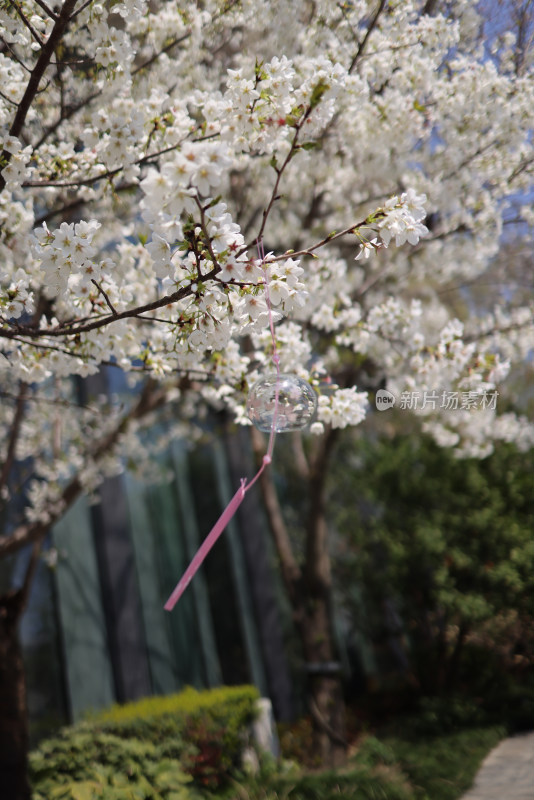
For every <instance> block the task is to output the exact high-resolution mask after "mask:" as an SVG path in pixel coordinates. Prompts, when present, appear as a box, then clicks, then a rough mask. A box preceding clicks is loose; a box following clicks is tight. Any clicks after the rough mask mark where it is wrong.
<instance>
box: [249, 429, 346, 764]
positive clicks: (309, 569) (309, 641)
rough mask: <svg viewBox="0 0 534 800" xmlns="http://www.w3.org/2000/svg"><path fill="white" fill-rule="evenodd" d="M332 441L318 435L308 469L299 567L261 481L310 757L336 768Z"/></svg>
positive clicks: (339, 701) (259, 441) (269, 483)
mask: <svg viewBox="0 0 534 800" xmlns="http://www.w3.org/2000/svg"><path fill="white" fill-rule="evenodd" d="M251 436H252V443H253V447H254V451H255V453H256V457H257V459H258V460H259V461H260V462H261V457H262V456H263V452H264V441H263V437H262V436H261V434H259V433H258V432H257V431H256V430H255V429H251ZM334 438H335V435H334V433H333V432H332V431H328V432H327V433H326V434H325V436H324V437H322V439H321V441H320V443H319V444H318V447H317V449H316V452H315V454H314V457H313V459H312V462H311V464H310V465H309V469H308V470H307V475H306V479H307V483H308V497H309V503H310V510H309V515H308V522H307V526H306V554H305V559H304V564H302V565H300V564H299V563H298V562H297V560H296V558H295V556H294V553H293V548H292V546H291V541H290V538H289V535H288V532H287V529H286V527H285V523H284V519H283V515H282V512H281V509H280V505H279V502H278V496H277V492H276V487H275V485H274V482H273V480H272V474H271V473H270V471H268V470H267V471H265V472H264V473H263V475H262V477H261V479H260V484H261V488H262V493H263V499H264V503H265V507H266V511H267V516H268V519H269V526H270V528H271V533H272V535H273V538H274V542H275V546H276V549H277V553H278V558H279V560H280V566H281V572H282V579H283V581H284V585H285V588H286V591H287V595H288V599H289V602H290V605H291V611H292V616H293V622H294V624H295V628H296V631H297V633H298V636H299V639H300V643H301V648H302V654H303V657H304V662H305V670H306V678H307V682H308V687H307V688H308V703H309V709H310V712H311V715H312V719H313V726H314V755H315V756H316V757H317V758H319V759H320V761H321V763H322V765H323V766H339V765H341V764H342V763H343V762H344V761H345V758H346V741H345V705H344V698H343V685H342V680H341V671H340V668H339V665H338V663H337V653H336V646H335V637H334V633H333V624H332V612H331V588H332V587H331V575H330V555H329V552H328V547H327V533H328V531H327V526H326V517H325V510H326V509H325V487H326V477H327V473H328V461H329V456H330V454H331V451H332V447H333V444H334Z"/></svg>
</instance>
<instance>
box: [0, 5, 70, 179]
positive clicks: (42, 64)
mask: <svg viewBox="0 0 534 800" xmlns="http://www.w3.org/2000/svg"><path fill="white" fill-rule="evenodd" d="M77 2H78V0H65V2H64V4H63V7H62V9H61V12H60V14H59V16H58V18H57V20H56V22H55V24H54V27H53V28H52V32H51V34H50V36H49V37H48V40H47V42H45V44H44V45H43V48H42V50H41V55H40V56H39V58H38V59H37V63H36V64H35V66H34V68H33V70H32V71H31V75H30V79H29V81H28V85H27V86H26V91H25V92H24V95H23V96H22V100H21V101H20V103H19V107H18V109H17V113H16V114H15V118H14V120H13V122H12V124H11V127H10V129H9V135H10V136H14V137H16V138H18V137H19V136H20V134H21V132H22V129H23V127H24V124H25V122H26V117H27V115H28V111H29V110H30V108H31V105H32V103H33V101H34V99H35V96H36V94H37V92H38V91H39V83H40V82H41V78H42V77H43V75H44V73H45V70H46V68H47V67H48V65H49V63H50V60H51V58H52V55H53V53H54V50H55V48H56V46H57V45H58V44H59V42H60V40H61V37H62V36H63V33H64V32H65V29H66V27H67V25H68V23H69V21H70V18H71V14H72V12H73V11H74V8H75V6H76V3H77ZM2 158H3V160H4V162H5V163H6V164H7V163H9V161H10V160H11V153H9V152H8V151H7V150H4V151H3V153H2ZM5 185H6V181H5V178H4V177H3V175H1V174H0V192H1V191H2V190H3V189H4V187H5Z"/></svg>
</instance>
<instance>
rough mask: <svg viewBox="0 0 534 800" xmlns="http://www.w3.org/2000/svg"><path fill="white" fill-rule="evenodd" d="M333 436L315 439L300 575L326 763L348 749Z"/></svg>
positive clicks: (313, 701)
mask: <svg viewBox="0 0 534 800" xmlns="http://www.w3.org/2000/svg"><path fill="white" fill-rule="evenodd" d="M335 438H336V433H335V431H333V430H329V431H327V433H326V434H325V435H324V436H323V437H322V439H321V440H320V441H319V442H318V447H317V448H316V451H315V453H314V454H313V458H312V460H311V463H310V471H309V479H308V487H309V489H308V491H309V503H310V509H309V515H308V525H307V531H306V560H305V565H304V581H303V594H304V597H303V601H304V607H305V614H304V618H303V622H302V638H303V645H304V656H305V658H306V662H307V671H308V675H309V690H310V699H309V703H310V711H311V713H312V716H313V721H314V745H315V754H316V755H317V756H319V757H320V759H321V762H322V763H323V764H324V765H325V766H330V767H336V766H340V765H341V764H343V763H344V761H345V758H346V749H347V747H346V741H345V703H344V698H343V685H342V680H341V669H340V665H339V663H338V662H337V648H336V642H335V636H334V628H333V619H332V602H331V600H332V576H331V569H330V553H329V549H328V528H327V524H326V478H327V475H328V465H329V461H330V456H331V453H332V449H333V446H334V442H335Z"/></svg>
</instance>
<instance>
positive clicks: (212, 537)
mask: <svg viewBox="0 0 534 800" xmlns="http://www.w3.org/2000/svg"><path fill="white" fill-rule="evenodd" d="M258 253H259V255H260V258H261V261H262V264H265V254H264V251H263V244H262V243H261V242H258ZM265 300H266V303H267V311H268V314H269V328H270V330H271V337H272V340H273V362H274V364H275V366H276V390H275V398H274V413H273V421H272V423H271V432H270V434H269V444H268V446H267V452H266V454H265V455H264V456H263V461H262V464H261V467H260V468H259V470H258V471H257V473H256V474H255V475H254V477H253V478H252V480H251V481H250V482H248V483H247V479H246V478H241V486H240V487H239V489H238V490H237V492H236V493H235V494H234V496H233V497H232V499H231V500H230V502H229V503H228V505H227V506H226V508H225V509H224V511H223V512H222V514H221V516H220V517H219V519H218V520H217V522H216V523H215V525H214V526H213V528H212V529H211V531H210V532H209V533H208V535H207V536H206V538H205V539H204V541H203V542H202V544H201V545H200V547H199V548H198V550H197V552H196V553H195V555H194V556H193V559H192V561H191V563H190V564H189V566H188V567H187V569H186V571H185V572H184V574H183V575H182V577H181V578H180V580H179V581H178V583H177V584H176V587H175V588H174V590H173V592H172V594H171V595H170V597H169V599H168V600H167V602H166V603H165V605H164V609H165V611H172V609H173V608H174V606H175V605H176V603H177V602H178V600H179V599H180V597H181V596H182V595H183V593H184V592H185V590H186V589H187V587H188V586H189V584H190V583H191V581H192V580H193V578H194V576H195V575H196V573H197V571H198V569H199V567H200V566H201V564H202V562H203V561H204V559H205V558H206V556H207V555H208V553H209V552H210V550H211V548H212V547H213V545H214V544H215V542H216V541H217V539H218V538H219V536H220V535H221V533H222V532H223V531H224V529H225V528H226V526H227V525H228V523H229V522H230V520H231V519H232V517H233V516H234V514H235V513H236V511H237V509H238V508H239V506H240V505H241V503H242V502H243V500H244V499H245V495H246V493H247V492H248V490H249V489H251V488H252V487H253V486H254V484H255V483H256V481H257V480H258V478H259V477H260V475H261V474H262V472H263V470H264V469H265V467H266V466H268V465H269V464H270V463H271V461H272V455H273V448H274V439H275V436H276V420H277V417H278V399H279V391H280V390H279V382H280V356H279V355H278V353H277V352H276V336H275V333H274V322H273V314H272V308H271V298H270V296H269V274H268V272H267V269H265Z"/></svg>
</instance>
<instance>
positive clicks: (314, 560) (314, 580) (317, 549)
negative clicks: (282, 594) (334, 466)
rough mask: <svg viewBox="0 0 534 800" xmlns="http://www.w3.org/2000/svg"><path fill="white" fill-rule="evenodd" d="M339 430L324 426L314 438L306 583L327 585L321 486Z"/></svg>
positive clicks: (323, 495) (323, 494)
mask: <svg viewBox="0 0 534 800" xmlns="http://www.w3.org/2000/svg"><path fill="white" fill-rule="evenodd" d="M338 433H339V430H338V429H337V428H336V429H334V428H331V427H329V428H327V430H326V431H325V433H324V434H323V435H322V436H321V438H320V439H319V441H318V446H317V449H316V452H315V453H314V455H313V460H312V463H311V468H310V481H309V484H308V486H309V497H310V513H309V518H308V531H307V536H306V567H305V573H306V580H307V582H308V584H309V585H312V586H313V585H323V586H324V585H328V583H329V581H330V574H329V558H328V552H327V542H326V539H327V529H326V521H325V507H326V500H325V489H326V478H327V476H328V468H329V461H330V457H331V455H332V451H333V448H334V444H335V442H336V439H337V435H338Z"/></svg>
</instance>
